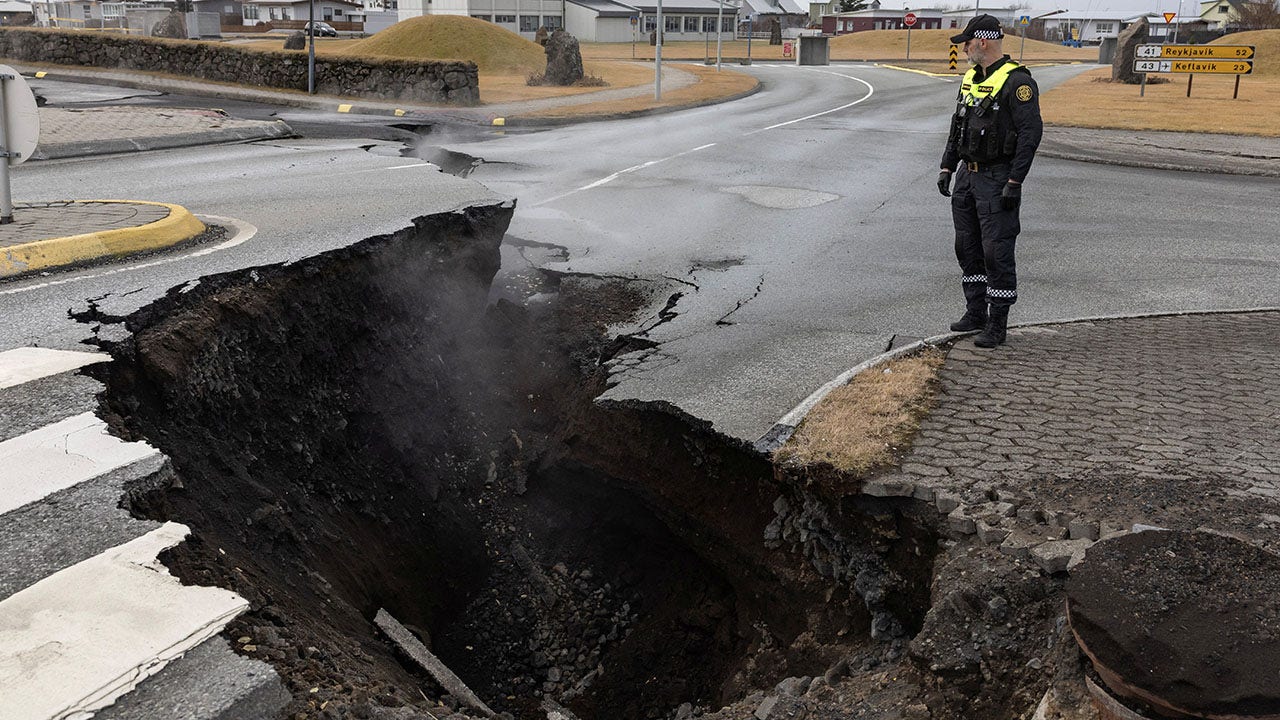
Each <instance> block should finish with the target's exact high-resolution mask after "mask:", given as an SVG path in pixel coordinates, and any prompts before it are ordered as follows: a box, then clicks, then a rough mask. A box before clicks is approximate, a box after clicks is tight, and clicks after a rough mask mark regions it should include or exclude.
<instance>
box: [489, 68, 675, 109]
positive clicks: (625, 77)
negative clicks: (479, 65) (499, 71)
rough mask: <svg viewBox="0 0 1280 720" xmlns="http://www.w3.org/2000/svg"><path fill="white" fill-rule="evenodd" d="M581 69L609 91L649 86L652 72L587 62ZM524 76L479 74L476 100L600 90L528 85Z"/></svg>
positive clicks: (497, 100) (504, 100)
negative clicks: (646, 84) (600, 82)
mask: <svg viewBox="0 0 1280 720" xmlns="http://www.w3.org/2000/svg"><path fill="white" fill-rule="evenodd" d="M583 69H584V70H585V71H586V73H587V75H588V76H590V77H595V78H599V79H600V80H602V81H603V82H605V83H607V84H608V87H609V88H610V89H618V88H627V87H635V86H636V85H644V84H645V83H652V82H653V68H652V67H645V66H644V65H642V64H640V63H623V62H589V63H583ZM528 83H529V76H528V75H517V74H503V75H496V74H492V73H483V72H482V73H480V98H481V100H482V104H483V105H492V104H496V103H508V102H519V101H521V100H539V99H541V98H551V97H564V96H566V95H582V94H585V93H592V92H597V91H599V90H601V89H602V88H601V87H591V86H588V85H585V84H584V85H570V86H569V87H560V86H556V85H529V84H528Z"/></svg>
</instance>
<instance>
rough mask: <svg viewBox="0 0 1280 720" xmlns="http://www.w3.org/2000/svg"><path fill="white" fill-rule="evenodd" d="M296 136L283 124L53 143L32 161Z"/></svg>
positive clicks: (279, 122)
mask: <svg viewBox="0 0 1280 720" xmlns="http://www.w3.org/2000/svg"><path fill="white" fill-rule="evenodd" d="M296 134H297V133H295V132H294V131H293V128H291V127H289V125H288V124H287V123H285V122H284V121H283V120H276V121H273V122H272V123H270V124H264V125H262V126H260V127H251V128H220V129H217V130H204V131H201V132H193V133H181V134H177V135H157V136H154V137H144V138H110V139H105V140H86V141H83V142H67V143H52V144H47V145H41V146H40V147H39V148H38V149H37V150H36V152H35V153H34V154H33V155H32V159H33V160H59V159H63V158H73V157H86V156H90V155H114V154H118V153H129V152H145V151H147V150H168V149H171V148H180V147H193V146H196V145H224V144H228V143H242V142H254V141H258V140H276V139H279V138H287V137H293V136H295V135H296Z"/></svg>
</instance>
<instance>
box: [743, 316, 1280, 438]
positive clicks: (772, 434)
mask: <svg viewBox="0 0 1280 720" xmlns="http://www.w3.org/2000/svg"><path fill="white" fill-rule="evenodd" d="M1259 312H1280V306H1262V307H1251V308H1230V309H1223V310H1177V311H1172V312H1147V313H1128V314H1120V315H1090V316H1087V317H1077V318H1064V319H1056V320H1043V321H1039V322H1031V323H1025V324H1021V325H1010V326H1009V330H1011V331H1013V330H1022V329H1025V328H1039V327H1049V326H1057V325H1070V324H1074V323H1086V322H1104V321H1114V320H1140V319H1143V318H1161V317H1186V316H1190V315H1243V314H1247V313H1259ZM976 334H977V331H970V332H946V333H942V334H941V335H934V336H932V337H927V338H924V339H922V340H917V341H915V342H913V343H909V344H907V345H903V346H902V347H896V348H893V349H892V350H889V351H888V352H883V353H880V354H879V355H876V356H874V357H871V358H869V359H867V360H864V361H863V362H860V363H858V364H857V365H854V366H853V367H851V368H849V369H848V370H845V371H844V372H842V373H840V374H839V375H837V376H836V377H835V378H833V379H832V380H830V381H829V382H827V383H826V384H825V385H823V386H822V387H820V388H818V389H817V390H814V391H813V393H812V394H810V395H809V396H808V397H807V398H805V399H804V400H802V401H800V404H798V405H796V406H795V407H794V408H792V409H791V411H790V412H788V413H787V414H785V415H783V416H782V417H781V418H779V419H778V421H777V422H776V423H774V424H773V427H771V428H769V431H768V432H766V433H765V434H764V435H761V436H760V438H759V439H758V440H756V441H755V442H754V443H752V445H753V446H754V447H755V449H756V451H757V452H760V453H763V454H766V455H767V454H769V453H772V452H773V451H774V450H777V449H778V448H780V447H782V446H783V445H784V444H786V442H787V440H790V439H791V436H792V435H793V434H794V433H795V431H796V428H798V427H799V426H800V423H801V422H802V421H803V420H804V418H805V416H806V415H808V414H809V412H810V411H811V410H813V408H814V406H816V405H817V404H818V403H819V402H822V399H823V398H825V397H826V396H827V395H828V394H830V393H831V391H832V390H835V389H836V388H839V387H843V386H845V385H847V384H849V382H850V381H851V380H853V378H854V376H856V375H858V374H860V373H862V372H864V371H866V370H870V369H871V368H873V367H876V366H879V365H882V364H884V363H886V362H889V361H890V360H896V359H898V358H900V357H903V356H906V355H911V354H914V353H917V352H919V351H920V350H923V349H925V348H930V347H939V346H941V345H944V344H946V343H949V342H952V341H954V340H957V339H959V338H962V337H964V336H966V335H976ZM991 352H1000V350H992V351H991Z"/></svg>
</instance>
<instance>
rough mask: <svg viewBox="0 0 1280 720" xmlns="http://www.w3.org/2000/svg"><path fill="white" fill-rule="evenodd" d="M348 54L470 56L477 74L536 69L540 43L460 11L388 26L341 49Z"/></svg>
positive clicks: (541, 58)
mask: <svg viewBox="0 0 1280 720" xmlns="http://www.w3.org/2000/svg"><path fill="white" fill-rule="evenodd" d="M344 52H345V54H347V55H357V56H365V57H393V58H400V59H403V60H470V61H471V62H473V63H475V64H476V67H477V68H479V69H480V71H481V72H493V73H510V72H520V73H523V74H525V76H526V77H527V76H528V74H529V73H533V72H539V71H541V70H542V68H544V67H545V66H546V64H547V56H546V54H545V53H544V52H543V49H542V46H541V45H538V44H537V43H535V42H531V41H529V40H525V39H524V38H522V37H520V36H519V35H517V34H516V33H513V32H511V31H510V30H507V29H504V28H501V27H498V26H497V25H494V24H493V23H491V22H485V21H484V20H478V19H476V18H471V17H465V16H462V15H423V16H420V17H415V18H410V19H408V20H403V21H401V22H398V23H396V24H395V25H392V26H391V27H389V28H387V29H386V30H383V31H382V32H379V33H377V34H375V35H373V36H372V37H370V38H369V39H367V40H361V41H359V42H357V43H355V44H353V45H351V46H350V47H348V48H345V50H344Z"/></svg>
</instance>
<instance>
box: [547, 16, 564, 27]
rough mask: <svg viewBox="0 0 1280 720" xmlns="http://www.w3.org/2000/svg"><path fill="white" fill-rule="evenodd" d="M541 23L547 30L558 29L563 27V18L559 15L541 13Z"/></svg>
mask: <svg viewBox="0 0 1280 720" xmlns="http://www.w3.org/2000/svg"><path fill="white" fill-rule="evenodd" d="M542 24H543V25H544V26H546V28H547V29H548V30H559V29H560V28H562V27H564V19H563V18H561V17H560V16H559V15H543V16H542Z"/></svg>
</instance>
